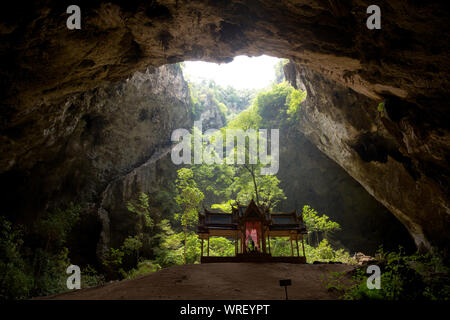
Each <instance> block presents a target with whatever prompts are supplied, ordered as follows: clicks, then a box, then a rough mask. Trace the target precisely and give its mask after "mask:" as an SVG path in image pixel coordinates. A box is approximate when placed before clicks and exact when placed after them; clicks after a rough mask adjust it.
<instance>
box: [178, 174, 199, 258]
mask: <svg viewBox="0 0 450 320" xmlns="http://www.w3.org/2000/svg"><path fill="white" fill-rule="evenodd" d="M177 173H178V179H177V180H176V181H175V183H176V185H177V189H178V195H177V196H176V198H175V200H176V202H177V203H178V204H179V205H180V206H181V208H182V212H181V213H180V214H178V215H177V217H178V219H179V220H180V222H181V225H182V227H183V233H184V246H183V247H184V249H183V262H184V263H185V264H186V250H187V246H188V233H189V228H190V227H191V226H193V225H194V224H196V223H197V221H198V209H199V205H200V203H201V202H202V200H203V198H204V194H203V193H202V192H201V191H200V189H198V188H197V184H196V182H195V180H194V173H193V172H192V169H188V168H182V169H180V170H178V171H177Z"/></svg>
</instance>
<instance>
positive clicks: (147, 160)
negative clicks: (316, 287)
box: [0, 0, 450, 264]
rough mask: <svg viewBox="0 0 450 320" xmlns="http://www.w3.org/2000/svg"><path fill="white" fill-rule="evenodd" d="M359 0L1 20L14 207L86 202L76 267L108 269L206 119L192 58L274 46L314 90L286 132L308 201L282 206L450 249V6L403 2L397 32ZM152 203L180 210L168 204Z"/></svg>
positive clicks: (53, 6) (4, 184)
mask: <svg viewBox="0 0 450 320" xmlns="http://www.w3.org/2000/svg"><path fill="white" fill-rule="evenodd" d="M401 2H402V1H400V3H401ZM346 3H347V4H348V5H347V6H346V5H342V4H340V3H338V2H337V1H320V0H318V1H299V2H298V3H295V4H294V3H291V2H289V1H280V2H276V3H274V2H272V1H249V2H247V1H231V3H229V4H227V5H225V4H224V3H222V2H221V1H208V2H202V1H192V2H189V3H188V2H179V1H175V2H174V1H157V2H156V1H151V2H149V3H143V2H142V3H141V2H139V1H132V2H130V3H128V4H127V5H124V4H123V2H122V1H110V2H104V1H94V2H92V3H89V4H88V3H84V4H83V6H82V7H83V8H82V9H83V27H82V29H81V30H67V27H66V24H65V19H66V17H65V15H64V10H65V8H62V7H61V5H60V4H57V3H56V1H55V2H53V1H42V2H39V3H38V4H35V5H33V6H27V7H25V8H18V7H14V6H16V4H12V5H13V8H12V9H10V10H5V11H4V12H8V15H7V16H5V15H4V14H3V13H2V21H4V23H2V24H1V28H0V31H1V37H2V45H1V51H0V53H1V57H2V61H8V62H9V63H8V64H7V65H3V66H2V69H1V73H0V79H1V81H2V92H1V95H2V102H1V106H2V113H1V119H0V120H1V121H0V124H1V139H2V140H1V141H2V142H1V148H2V149H1V150H2V152H1V154H2V156H1V159H0V163H1V166H0V167H1V171H0V177H1V179H0V202H1V203H2V206H3V209H2V212H3V214H2V216H5V217H6V218H7V219H8V220H11V221H13V222H14V223H17V224H23V225H25V226H27V228H33V225H35V224H36V222H37V221H39V219H41V218H42V217H43V215H45V213H46V212H47V211H49V210H51V209H53V208H58V207H60V206H64V205H65V204H67V203H70V202H74V203H82V204H83V211H82V219H83V221H84V222H85V223H83V224H82V225H80V226H79V227H77V228H78V229H77V228H75V229H74V233H73V234H76V235H78V237H75V238H76V239H75V238H73V239H71V240H68V242H69V243H70V242H73V243H76V245H74V246H73V248H72V249H73V251H71V252H72V254H73V258H74V259H75V260H77V259H79V261H82V262H81V264H83V263H85V264H86V263H93V264H95V263H98V257H101V256H102V255H104V254H105V252H106V251H107V250H108V249H109V248H110V247H114V246H117V245H118V243H119V242H121V241H122V240H123V238H124V237H125V235H126V233H127V230H129V229H132V228H133V221H132V220H130V219H128V218H127V217H129V212H128V210H127V208H126V206H124V204H125V203H126V202H127V201H128V200H130V199H132V198H134V197H136V195H137V194H138V193H139V192H147V193H149V194H157V193H158V192H159V191H160V189H161V186H165V185H167V184H168V183H169V182H170V181H171V180H172V179H174V178H175V173H176V168H175V166H174V165H173V164H172V163H171V161H170V160H168V157H169V158H170V148H171V141H170V134H169V133H171V132H172V131H173V130H174V129H176V128H181V127H189V126H190V125H191V123H192V121H193V120H194V118H193V115H192V114H190V113H189V112H190V104H191V100H190V95H189V88H188V86H187V83H186V81H185V80H184V78H183V75H182V71H181V70H180V69H179V68H178V67H177V65H176V63H179V62H182V61H192V60H201V61H207V62H230V61H231V60H232V59H233V57H235V56H238V55H249V56H258V55H261V54H267V55H271V56H276V57H285V58H287V59H289V60H290V63H289V64H288V65H286V67H285V69H284V74H285V76H286V80H287V81H288V82H289V83H290V84H291V85H292V86H293V87H295V88H300V87H301V88H303V89H304V90H306V91H307V99H306V100H305V101H304V103H303V104H302V108H301V110H300V111H299V116H298V123H297V125H296V127H295V130H294V131H295V132H294V133H292V135H291V136H289V137H286V140H285V141H286V142H287V145H288V146H291V145H292V146H295V147H294V148H291V147H285V149H284V150H283V147H281V151H280V152H281V153H283V152H284V154H285V155H286V156H285V158H286V159H289V160H288V161H286V163H287V164H286V167H283V166H282V167H281V168H280V172H279V175H280V180H281V181H283V182H282V183H284V185H283V188H284V189H285V190H286V195H287V197H288V199H295V201H294V200H292V201H293V202H289V203H285V204H283V206H285V207H286V208H287V207H289V208H291V207H296V206H299V205H300V204H302V203H311V204H312V205H313V206H315V207H317V209H318V210H319V211H323V212H325V213H327V214H328V215H329V216H330V217H332V218H334V219H336V220H338V221H339V222H340V223H341V224H342V225H343V228H345V229H347V230H349V231H348V233H345V234H344V233H342V234H341V236H340V237H338V238H337V239H336V241H337V242H339V243H341V244H342V245H343V246H344V247H347V248H351V249H354V250H359V249H358V248H362V249H361V250H363V251H364V250H367V251H372V250H374V248H376V247H377V246H378V244H379V243H380V242H382V243H383V244H385V246H389V245H393V246H397V245H398V244H402V245H403V246H404V247H405V248H407V250H414V247H415V248H419V249H420V250H422V251H432V252H436V253H439V254H440V255H443V256H444V257H447V255H448V252H447V250H448V242H449V233H448V226H449V222H450V219H449V208H448V203H449V194H450V192H449V190H448V181H449V177H450V171H449V161H448V159H450V151H449V148H448V146H449V144H450V142H449V137H450V134H449V132H448V127H447V125H448V122H449V120H448V119H449V118H448V117H449V115H448V112H447V110H446V109H447V108H446V105H447V101H448V97H449V94H448V92H447V88H449V87H450V83H449V79H450V77H449V70H450V65H449V63H450V59H449V57H448V52H449V51H448V50H447V49H448V43H447V39H448V34H449V32H448V30H449V29H448V28H449V27H448V23H447V19H446V16H445V14H442V13H440V12H445V10H441V7H440V5H438V4H420V3H418V2H414V3H412V4H410V6H412V8H413V9H414V10H412V9H411V8H410V7H408V6H404V5H402V4H399V3H398V2H396V1H386V6H385V7H384V8H383V10H384V11H383V28H382V30H374V31H368V30H367V28H366V25H365V21H366V18H367V14H366V11H365V10H366V8H367V5H368V4H367V3H366V1H359V0H358V1H346ZM349 8H351V9H349ZM44 26H45V27H44ZM299 146H301V148H300V147H299ZM301 150H307V152H301ZM292 151H294V152H292ZM299 159H300V160H299ZM298 161H300V162H301V163H302V164H303V166H295V164H296V163H297V162H298ZM293 176H294V177H302V179H301V183H299V181H298V180H300V179H298V180H297V179H291V178H290V177H293ZM152 200H153V201H154V203H155V204H156V205H155V207H154V210H155V211H157V212H158V213H159V214H161V215H164V213H165V212H167V210H168V208H167V199H165V198H158V199H156V198H154V199H152ZM285 207H283V208H285ZM355 213H356V217H355ZM350 230H351V231H350ZM72 236H73V235H71V237H72ZM411 239H413V242H414V246H413V243H412V242H411ZM30 241H33V239H31V240H30ZM355 243H357V244H358V245H355V247H354V248H352V247H351V246H352V244H355ZM93 244H95V245H93ZM36 245H41V244H36ZM359 245H360V247H358V246H359Z"/></svg>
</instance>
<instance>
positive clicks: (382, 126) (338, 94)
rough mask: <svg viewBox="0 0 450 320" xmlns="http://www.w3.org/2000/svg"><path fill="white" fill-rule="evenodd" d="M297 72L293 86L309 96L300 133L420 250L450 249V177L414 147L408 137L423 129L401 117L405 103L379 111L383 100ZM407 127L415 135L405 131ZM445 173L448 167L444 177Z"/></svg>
mask: <svg viewBox="0 0 450 320" xmlns="http://www.w3.org/2000/svg"><path fill="white" fill-rule="evenodd" d="M293 67H294V68H295V69H296V78H295V79H290V81H291V82H292V83H296V84H298V83H302V84H303V85H304V86H305V87H306V90H307V92H308V97H307V99H306V101H305V102H304V103H303V104H302V107H301V115H300V117H301V118H300V123H299V130H300V131H301V132H303V133H304V134H305V136H307V137H308V139H310V141H312V143H313V144H314V145H316V146H317V148H319V149H320V150H321V151H323V152H324V153H325V154H326V155H327V156H328V157H330V158H331V159H333V160H334V161H336V162H337V163H338V164H339V165H340V166H341V167H342V168H344V169H345V170H346V171H347V172H348V173H349V174H350V175H351V176H352V177H353V178H354V179H355V180H357V181H358V182H360V183H361V185H362V186H363V187H364V188H365V189H366V190H367V191H368V192H369V194H371V195H372V196H373V197H375V198H376V199H377V200H378V201H380V202H381V203H382V204H383V205H384V206H385V207H386V208H388V209H389V210H390V211H391V212H392V213H393V214H394V215H395V216H396V217H397V219H398V220H400V221H401V222H402V223H403V225H405V227H406V228H407V229H408V231H409V233H410V234H411V236H412V237H413V239H414V241H415V243H416V246H417V247H418V248H422V249H430V248H431V247H432V246H437V247H440V248H441V249H444V250H445V248H446V246H447V244H448V243H449V242H448V241H449V240H450V239H449V236H448V232H447V231H446V228H447V227H448V225H449V216H448V207H447V205H448V203H449V198H448V197H449V194H448V192H447V191H446V188H445V184H444V183H442V180H441V179H444V180H445V178H444V177H442V176H441V177H439V178H438V179H434V178H435V177H433V175H432V174H430V172H427V167H426V164H424V163H423V162H421V161H420V159H418V158H417V157H416V154H414V152H412V151H410V149H409V148H408V146H407V145H408V141H409V139H408V137H409V138H411V137H412V136H414V134H413V132H414V130H415V129H417V128H416V127H415V128H412V127H409V125H408V123H410V121H411V118H410V117H409V116H406V115H405V116H404V117H402V118H400V119H398V118H397V117H396V113H395V112H398V109H399V108H401V103H399V102H398V100H396V99H392V98H390V99H392V100H389V99H387V100H386V103H385V108H384V109H383V108H382V109H379V108H378V103H377V101H374V100H372V99H370V98H367V97H364V96H362V95H361V94H358V93H356V92H355V91H353V90H351V89H348V88H346V87H344V86H342V85H339V84H337V83H336V82H334V81H333V80H329V79H326V78H325V77H324V76H322V75H320V74H318V73H317V72H314V71H312V70H309V69H305V68H304V67H301V66H298V65H296V66H293ZM390 108H392V109H394V111H392V110H391V109H390ZM405 126H406V128H409V129H410V130H411V131H406V132H405ZM408 132H409V133H410V135H409V136H407V134H408ZM415 137H416V138H417V136H415ZM426 141H427V142H429V143H430V145H426V144H423V145H422V146H423V147H424V148H428V150H430V152H431V144H432V143H433V139H432V137H429V138H428V139H427V140H426ZM437 168H438V167H434V169H437ZM445 172H446V171H445V169H444V168H443V169H442V172H441V174H442V175H445V174H446V173H445Z"/></svg>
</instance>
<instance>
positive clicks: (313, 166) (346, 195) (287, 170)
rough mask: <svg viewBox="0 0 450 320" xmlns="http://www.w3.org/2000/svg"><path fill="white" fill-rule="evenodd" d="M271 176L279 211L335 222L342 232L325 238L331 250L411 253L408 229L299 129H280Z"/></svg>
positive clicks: (367, 252) (411, 246)
mask: <svg viewBox="0 0 450 320" xmlns="http://www.w3.org/2000/svg"><path fill="white" fill-rule="evenodd" d="M277 177H278V178H279V179H280V181H281V182H280V186H281V188H282V189H283V190H284V193H285V195H286V197H287V200H284V201H282V202H281V203H280V205H279V209H280V210H286V211H288V210H292V209H293V208H298V209H301V208H302V207H303V206H304V205H310V206H311V207H313V208H314V209H316V210H317V211H318V212H319V213H321V214H326V215H327V216H329V217H330V218H331V219H332V220H333V221H336V222H338V223H339V224H340V225H341V227H342V231H338V232H335V233H333V234H330V235H329V237H330V238H331V243H332V245H334V246H336V247H340V248H342V247H343V248H346V249H347V250H348V251H349V252H351V253H354V252H364V253H366V254H370V255H373V254H375V252H376V251H377V249H378V248H379V246H380V245H382V246H383V248H384V250H388V251H389V250H398V246H399V245H401V246H402V247H403V248H405V249H406V250H407V251H409V252H411V251H414V249H415V245H414V241H413V240H412V238H411V236H410V235H409V233H408V230H407V229H406V228H405V227H404V226H403V225H402V224H401V222H400V221H399V220H398V219H396V218H395V217H394V216H393V215H392V213H390V212H389V210H387V209H386V208H385V207H384V206H383V205H381V204H380V203H379V202H378V201H377V200H376V199H375V198H373V197H372V196H371V195H369V194H368V193H367V191H366V190H364V188H363V187H362V186H361V185H360V184H359V183H358V182H357V181H355V180H354V179H353V178H352V177H350V176H349V175H348V173H347V172H345V170H344V169H342V168H341V167H340V166H339V165H338V164H337V163H336V162H334V161H333V160H332V159H330V158H328V157H327V156H326V155H325V154H324V153H323V152H322V151H320V150H319V149H318V148H317V147H316V146H315V145H314V144H312V143H311V142H310V141H309V140H308V138H307V137H305V135H304V134H302V133H301V132H300V128H281V130H280V169H279V171H278V174H277Z"/></svg>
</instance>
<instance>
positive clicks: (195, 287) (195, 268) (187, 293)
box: [44, 263, 354, 300]
mask: <svg viewBox="0 0 450 320" xmlns="http://www.w3.org/2000/svg"><path fill="white" fill-rule="evenodd" d="M353 268H354V266H350V265H343V264H342V265H340V264H316V265H312V264H289V263H209V264H196V265H185V266H175V267H170V268H167V269H163V270H160V271H158V272H154V273H152V274H149V275H145V276H141V277H138V278H135V279H132V280H123V281H117V282H112V283H109V284H106V285H104V286H101V287H95V288H89V289H81V290H77V291H72V292H67V293H62V294H59V295H54V296H51V297H46V298H44V299H57V300H61V299H62V300H70V299H80V300H104V299H139V300H142V299H150V300H159V299H166V300H179V299H181V300H190V299H195V300H211V299H212V300H214V299H217V300H220V299H224V300H247V299H248V300H252V299H261V300H264V299H273V300H276V299H285V293H284V287H280V286H279V280H281V279H292V285H291V286H290V287H288V296H289V299H290V300H291V299H292V300H321V299H336V298H337V296H336V294H335V293H332V292H328V290H327V288H326V281H324V279H326V277H327V276H328V275H329V273H330V272H335V271H338V272H342V271H350V270H352V269H353Z"/></svg>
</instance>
